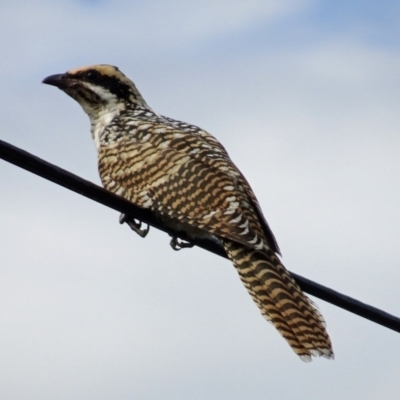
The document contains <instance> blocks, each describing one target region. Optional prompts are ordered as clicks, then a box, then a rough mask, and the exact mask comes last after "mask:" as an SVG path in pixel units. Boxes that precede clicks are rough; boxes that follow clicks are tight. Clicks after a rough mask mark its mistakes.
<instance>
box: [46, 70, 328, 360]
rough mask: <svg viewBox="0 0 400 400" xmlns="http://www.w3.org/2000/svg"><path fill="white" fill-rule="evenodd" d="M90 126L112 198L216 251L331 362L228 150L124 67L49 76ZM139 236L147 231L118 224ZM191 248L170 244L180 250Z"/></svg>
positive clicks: (300, 339)
mask: <svg viewBox="0 0 400 400" xmlns="http://www.w3.org/2000/svg"><path fill="white" fill-rule="evenodd" d="M43 83H45V84H48V85H52V86H55V87H57V88H59V89H60V90H62V91H63V92H65V93H66V94H67V95H69V96H70V97H72V98H73V99H74V100H76V101H77V102H78V103H79V104H80V106H81V107H82V108H83V110H84V112H85V113H86V114H87V115H88V116H89V119H90V124H91V134H92V137H93V139H94V143H95V146H96V149H97V153H98V169H99V175H100V179H101V181H102V184H103V186H104V187H105V189H107V190H109V191H111V192H113V193H115V194H117V195H119V196H122V197H123V198H125V199H127V200H129V201H130V202H132V203H134V204H135V205H137V206H139V207H142V208H145V209H150V210H151V211H152V212H153V213H154V214H155V215H157V217H159V218H160V219H161V220H162V221H164V222H165V224H166V225H167V226H169V227H171V228H173V229H175V230H177V231H179V232H184V233H185V234H186V235H187V237H189V238H190V239H192V240H195V239H197V238H200V239H201V238H210V239H213V240H215V241H218V242H219V243H220V244H221V245H222V246H223V248H224V250H225V252H226V254H227V256H228V258H229V259H230V261H231V262H232V264H233V266H234V267H235V269H236V271H237V272H238V275H239V277H240V279H241V281H242V283H243V284H244V286H245V288H246V289H247V291H248V293H249V294H250V296H251V298H252V299H253V301H254V302H255V304H256V305H257V306H258V308H259V309H260V311H261V314H262V315H263V316H264V317H265V319H266V320H267V321H269V322H271V323H272V324H273V326H274V327H275V328H276V329H277V330H278V331H279V333H280V334H281V335H282V336H283V338H284V339H285V340H286V341H287V342H288V344H289V345H290V347H291V348H292V349H293V351H294V352H295V353H296V354H297V355H298V356H299V357H300V359H301V360H303V361H306V362H307V361H311V360H312V358H313V357H317V356H322V357H325V358H328V359H333V358H334V353H333V349H332V344H331V340H330V337H329V335H328V333H327V330H326V323H325V320H324V318H323V316H322V315H321V313H320V312H319V310H318V309H317V307H316V306H315V305H314V303H313V302H312V301H311V300H310V299H309V298H308V297H307V296H306V295H305V294H304V293H303V292H302V290H301V289H300V287H299V286H298V284H297V283H296V281H295V280H294V279H293V277H292V276H291V275H290V273H289V271H288V270H287V269H286V268H285V267H284V265H283V263H282V261H281V252H280V249H279V247H278V244H277V241H276V239H275V236H274V234H273V233H272V231H271V229H270V227H269V225H268V223H267V221H266V219H265V217H264V215H263V212H262V210H261V207H260V204H259V202H258V200H257V198H256V196H255V194H254V192H253V190H252V189H251V187H250V184H249V183H248V181H247V180H246V178H245V177H244V176H243V174H242V173H241V172H240V170H239V169H238V168H237V167H236V165H235V164H234V163H233V161H232V160H231V158H230V157H229V155H228V153H227V151H226V150H225V148H224V147H223V145H222V144H221V143H220V142H219V141H218V140H217V139H216V138H215V137H214V136H212V135H211V134H210V133H208V132H207V131H205V130H203V129H201V128H199V127H198V126H195V125H192V124H190V123H185V122H181V121H178V120H175V119H172V118H169V117H165V116H162V115H160V114H158V113H157V112H155V111H154V110H153V109H152V108H151V107H150V106H149V105H148V104H147V102H146V101H145V99H144V98H143V96H142V95H141V93H140V92H139V90H138V89H137V87H136V85H135V84H134V83H133V82H132V81H131V80H130V79H129V78H128V77H127V76H126V75H125V74H123V73H122V72H121V71H120V70H119V68H118V67H115V66H113V65H108V64H99V65H91V66H85V67H81V68H76V69H71V70H69V71H67V72H65V73H61V74H56V75H51V76H48V77H47V78H45V79H44V80H43ZM120 222H121V223H123V222H126V223H128V225H129V226H130V227H131V228H132V229H133V230H134V231H135V232H137V233H138V234H139V235H141V236H143V237H144V236H146V234H147V232H148V227H147V229H142V228H141V226H142V224H141V221H138V220H136V219H134V218H131V217H129V216H127V215H125V214H121V217H120ZM192 245H193V242H191V241H190V240H189V241H182V240H181V241H179V240H178V238H176V237H172V240H171V246H172V247H173V248H174V249H175V250H179V249H181V248H184V247H191V246H192Z"/></svg>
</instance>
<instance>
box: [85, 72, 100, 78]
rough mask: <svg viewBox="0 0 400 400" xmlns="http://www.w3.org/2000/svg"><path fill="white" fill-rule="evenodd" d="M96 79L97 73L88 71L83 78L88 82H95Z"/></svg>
mask: <svg viewBox="0 0 400 400" xmlns="http://www.w3.org/2000/svg"><path fill="white" fill-rule="evenodd" d="M98 77H99V73H98V72H97V71H94V70H90V71H87V72H86V73H85V78H86V79H87V80H89V81H95V80H96V79H97V78H98Z"/></svg>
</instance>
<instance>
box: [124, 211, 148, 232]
mask: <svg viewBox="0 0 400 400" xmlns="http://www.w3.org/2000/svg"><path fill="white" fill-rule="evenodd" d="M119 223H120V224H123V223H126V224H128V226H129V227H130V228H131V229H132V230H133V231H134V232H136V233H137V234H138V235H139V236H140V237H142V238H144V237H146V236H147V234H148V233H149V230H150V225H147V228H145V229H141V227H142V221H138V220H136V219H135V218H132V217H129V216H127V215H126V214H123V213H122V214H121V215H120V216H119Z"/></svg>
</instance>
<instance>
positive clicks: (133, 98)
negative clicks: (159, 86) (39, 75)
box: [43, 65, 148, 119]
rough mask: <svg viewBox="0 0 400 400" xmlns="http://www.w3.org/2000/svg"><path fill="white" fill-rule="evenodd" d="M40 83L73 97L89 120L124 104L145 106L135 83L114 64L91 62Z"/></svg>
mask: <svg viewBox="0 0 400 400" xmlns="http://www.w3.org/2000/svg"><path fill="white" fill-rule="evenodd" d="M43 83H46V84H48V85H53V86H56V87H58V88H59V89H60V90H62V91H64V92H65V93H67V94H68V95H69V96H71V97H72V98H73V99H75V100H76V101H77V102H78V103H79V104H80V105H81V106H82V108H83V109H84V111H85V112H86V113H87V114H88V115H89V117H90V118H91V119H92V118H93V117H94V118H96V114H98V113H101V112H103V111H104V110H115V109H123V108H125V107H126V106H127V105H135V104H136V105H139V106H142V107H146V108H147V107H148V106H147V104H146V102H145V100H144V99H143V97H142V95H141V94H140V93H139V91H138V90H137V89H136V86H135V84H134V83H133V82H132V81H131V80H130V79H128V78H127V77H126V76H125V75H124V74H123V73H122V72H121V71H120V70H119V69H118V68H117V67H114V66H112V65H92V66H89V67H83V68H77V69H72V70H70V71H68V72H66V73H64V74H57V75H51V76H48V77H47V78H45V79H44V80H43Z"/></svg>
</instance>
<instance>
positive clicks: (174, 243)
mask: <svg viewBox="0 0 400 400" xmlns="http://www.w3.org/2000/svg"><path fill="white" fill-rule="evenodd" d="M169 244H170V246H171V247H172V248H173V249H174V250H176V251H178V250H181V249H184V248H190V247H193V246H194V243H192V242H185V241H184V240H182V239H178V238H177V237H176V236H172V239H171V241H170V242H169Z"/></svg>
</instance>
